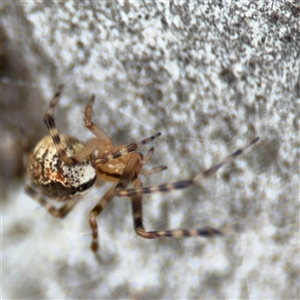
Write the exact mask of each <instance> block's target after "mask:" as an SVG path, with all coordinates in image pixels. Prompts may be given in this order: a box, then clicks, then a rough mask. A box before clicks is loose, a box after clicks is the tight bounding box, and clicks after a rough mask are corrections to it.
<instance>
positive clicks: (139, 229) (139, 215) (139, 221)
mask: <svg viewBox="0 0 300 300" xmlns="http://www.w3.org/2000/svg"><path fill="white" fill-rule="evenodd" d="M133 185H134V187H135V189H136V190H141V188H142V182H141V180H140V179H139V178H137V179H136V180H135V181H134V182H133ZM132 213H133V221H134V229H135V231H136V233H137V234H138V235H139V236H141V237H143V238H145V239H154V238H157V237H164V236H165V237H175V238H182V237H196V236H204V237H213V236H216V235H222V232H221V231H219V230H217V229H215V228H211V227H205V228H201V229H177V230H160V231H145V228H144V226H143V211H142V194H135V195H133V197H132Z"/></svg>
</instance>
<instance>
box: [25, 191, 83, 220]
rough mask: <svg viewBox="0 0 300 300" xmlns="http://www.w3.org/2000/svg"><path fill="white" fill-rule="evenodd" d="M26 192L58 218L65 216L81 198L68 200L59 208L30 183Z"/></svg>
mask: <svg viewBox="0 0 300 300" xmlns="http://www.w3.org/2000/svg"><path fill="white" fill-rule="evenodd" d="M25 192H26V194H27V195H28V196H29V197H31V198H32V199H33V200H35V201H36V202H38V203H39V204H40V205H41V206H43V207H44V208H45V209H46V210H47V212H48V213H49V214H51V215H52V216H54V217H56V218H63V217H65V216H66V215H67V214H68V213H69V212H70V211H71V210H72V208H73V207H74V206H75V205H76V204H77V202H78V201H79V200H80V198H75V199H71V200H68V201H67V202H66V203H65V204H64V205H63V206H61V207H60V208H58V209H57V208H56V207H54V206H53V205H52V204H50V203H49V202H48V201H47V200H45V198H44V197H43V196H42V195H41V194H40V193H39V192H38V191H37V190H35V189H34V188H33V187H32V186H30V185H28V186H26V188H25Z"/></svg>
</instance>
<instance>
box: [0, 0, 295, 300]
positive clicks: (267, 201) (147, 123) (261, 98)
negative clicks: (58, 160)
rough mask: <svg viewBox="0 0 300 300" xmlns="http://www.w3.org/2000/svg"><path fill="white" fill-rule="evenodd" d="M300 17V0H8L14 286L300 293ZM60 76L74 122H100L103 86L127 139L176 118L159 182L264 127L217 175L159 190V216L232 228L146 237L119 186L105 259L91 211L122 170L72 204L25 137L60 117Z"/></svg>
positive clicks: (25, 292)
mask: <svg viewBox="0 0 300 300" xmlns="http://www.w3.org/2000/svg"><path fill="white" fill-rule="evenodd" d="M299 19H300V5H299V3H298V2H296V1H295V2H293V1H284V2H283V1H282V2H280V1H251V2H250V1H232V2H230V1H226V2H225V1H223V2H222V1H212V2H209V1H206V2H195V1H188V2H183V1H178V2H174V1H170V2H167V1H163V2H157V1H151V2H150V1H120V2H116V1H115V2H112V1H109V2H108V1H80V2H75V1H74V2H71V1H69V2H48V1H47V2H37V1H33V2H17V1H14V2H11V1H2V6H1V42H2V46H1V49H2V50H1V53H0V55H1V126H2V128H1V200H2V201H1V203H2V249H1V250H2V297H1V298H2V299H299V182H300V181H299V145H300V143H299V119H300V118H299V100H300V83H299V79H300V77H299V70H300V62H299V61H300V58H299V51H300V29H299ZM61 83H63V84H64V85H65V88H64V92H63V95H62V98H61V100H60V102H59V105H58V107H57V108H56V111H55V117H56V121H57V125H58V128H59V130H60V131H61V132H64V133H69V134H71V135H73V136H76V137H77V138H79V139H81V140H82V141H87V140H88V139H89V138H91V137H92V134H91V133H90V132H88V130H87V129H86V128H84V126H83V111H84V107H85V105H86V103H87V101H88V99H89V97H90V95H91V94H92V93H94V94H95V95H96V101H95V103H94V120H95V122H96V123H97V124H98V125H99V126H100V127H101V128H102V129H104V130H105V132H106V133H107V134H108V135H109V136H110V137H111V138H112V140H113V141H114V142H115V143H131V142H133V141H139V140H141V139H143V138H144V137H147V136H150V135H151V134H153V133H154V132H157V131H161V132H162V134H163V135H162V137H160V138H159V139H157V140H155V141H153V143H152V144H153V146H155V153H154V157H153V160H152V161H151V164H150V165H151V166H155V165H167V166H168V169H167V170H166V171H164V172H162V173H161V174H155V175H152V176H150V177H149V178H143V179H142V180H143V182H144V184H145V185H146V186H148V185H154V184H160V183H164V182H172V181H176V180H179V179H186V178H190V177H192V176H193V175H195V174H197V172H201V171H203V170H205V168H208V167H209V166H211V165H212V164H215V163H217V162H218V161H219V160H220V159H222V158H224V157H225V156H226V155H229V154H230V153H232V152H233V151H235V150H236V149H237V148H238V147H240V146H243V145H244V144H246V143H247V142H248V141H250V140H251V139H253V138H254V137H256V136H259V137H260V141H259V142H258V143H257V144H256V145H255V146H253V147H252V148H250V149H249V150H248V151H247V153H245V154H243V155H242V156H241V157H239V158H237V159H236V160H235V161H234V162H233V163H231V164H229V165H227V166H226V167H223V168H222V169H221V170H220V171H218V172H217V174H214V175H213V176H211V178H209V179H206V180H204V181H201V182H199V183H198V184H195V185H194V186H192V187H190V188H188V189H186V190H183V191H174V192H171V193H166V194H153V195H147V196H145V197H144V200H145V201H144V214H145V226H146V228H147V229H149V230H153V229H172V228H173V229H176V228H201V227H203V226H214V227H217V228H221V229H223V230H224V231H225V232H226V235H225V236H224V237H222V238H214V239H205V238H200V237H199V238H189V239H179V240H178V239H171V238H161V239H154V240H144V239H142V238H140V237H138V236H136V234H135V232H134V230H133V226H132V225H133V224H132V223H133V222H132V215H131V207H130V200H126V199H120V198H118V199H115V200H114V201H113V202H112V203H110V204H109V205H108V207H107V208H106V209H105V211H103V212H102V214H101V215H100V216H99V218H98V224H99V232H100V245H101V249H100V256H101V261H100V262H99V261H96V260H95V258H94V256H93V255H92V253H91V251H90V250H89V245H90V241H91V235H90V228H89V224H88V215H89V212H90V210H91V209H92V208H93V206H94V205H95V204H96V203H97V201H98V200H99V199H100V198H101V195H102V194H103V193H104V191H105V189H107V188H108V186H109V184H106V185H105V186H102V187H99V188H93V189H92V191H91V192H90V193H89V194H88V195H87V196H86V197H85V198H83V200H82V201H81V202H80V203H79V204H78V205H77V206H76V208H75V209H74V210H73V211H72V212H71V213H70V214H69V215H68V216H67V217H66V218H64V219H62V220H59V219H55V218H53V217H52V216H50V215H49V214H47V212H46V211H45V210H44V209H43V208H41V207H40V206H39V205H38V204H37V203H36V202H34V201H33V200H32V199H30V198H29V197H28V196H26V195H25V193H24V185H25V182H26V178H25V174H24V172H23V171H22V157H23V155H22V153H25V159H26V153H28V150H30V149H32V147H33V146H34V144H35V143H36V142H37V141H38V140H39V138H41V137H42V136H43V135H45V134H46V133H47V131H46V127H45V125H44V123H43V116H44V112H45V110H46V108H47V105H48V103H49V100H50V99H51V97H52V95H53V93H54V92H55V90H56V88H57V86H58V85H59V84H61ZM20 127H21V128H22V131H20V130H19V128H20ZM20 132H22V134H20ZM22 144H23V146H21V145H22ZM149 147H150V146H148V145H147V146H145V147H143V148H142V149H141V151H142V152H143V153H146V151H147V149H148V148H149Z"/></svg>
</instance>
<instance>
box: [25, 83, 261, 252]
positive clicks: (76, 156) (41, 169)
mask: <svg viewBox="0 0 300 300" xmlns="http://www.w3.org/2000/svg"><path fill="white" fill-rule="evenodd" d="M62 88H63V86H62V85H61V86H59V88H58V90H57V92H56V93H55V95H54V96H53V98H52V100H51V102H50V105H49V108H48V110H47V112H46V115H45V118H44V121H45V123H46V126H47V128H48V130H49V135H48V136H46V137H44V138H43V139H42V140H41V141H40V142H39V143H38V144H37V145H36V147H35V149H34V150H33V152H32V153H31V155H30V156H29V161H28V167H27V172H28V178H29V180H30V183H29V184H28V185H27V186H26V189H25V190H26V193H27V194H28V195H29V196H30V197H31V198H33V199H34V200H36V201H37V202H38V203H39V204H40V205H41V206H43V207H44V208H45V209H46V210H47V211H48V213H50V214H51V215H52V216H54V217H57V218H63V217H65V216H66V215H67V214H68V213H69V212H70V211H71V210H72V209H73V207H74V206H75V205H76V204H77V203H78V201H79V200H80V199H81V198H82V196H83V195H84V194H85V193H86V192H87V191H88V190H89V189H90V188H91V187H92V186H93V185H94V184H95V183H96V184H97V185H101V184H102V183H104V182H106V181H109V182H112V183H113V184H112V186H111V187H110V188H109V189H108V191H107V192H106V193H105V194H104V196H103V197H102V198H101V199H100V201H99V202H98V203H97V205H96V206H95V207H94V208H93V209H92V211H91V212H90V216H89V224H90V227H91V230H92V242H91V250H92V251H93V252H94V253H95V254H96V253H97V252H98V248H99V241H98V225H97V217H98V215H99V214H100V213H101V211H102V210H103V209H104V208H105V206H106V205H107V204H108V203H109V202H110V201H111V200H112V199H113V197H114V196H117V197H123V198H131V201H132V211H133V220H134V229H135V231H136V233H137V234H138V235H139V236H141V237H143V238H146V239H153V238H157V237H175V238H181V237H195V236H204V237H213V236H217V235H222V231H221V230H218V229H215V228H212V227H205V228H200V229H178V230H160V231H146V230H145V228H144V226H143V214H142V196H143V194H150V193H156V192H168V191H172V190H176V189H184V188H187V187H189V186H190V185H192V184H194V183H196V182H197V181H199V180H200V179H203V178H206V177H209V176H211V175H212V174H214V173H215V172H217V171H218V170H219V169H220V168H221V167H222V166H224V165H225V164H227V163H230V162H231V161H233V160H234V159H235V158H236V157H237V156H239V155H241V154H242V153H243V152H244V151H245V150H246V149H248V148H249V147H251V146H252V145H253V144H255V143H256V142H257V141H258V140H259V138H258V137H257V138H255V139H253V140H252V141H251V142H249V143H248V144H247V145H245V146H244V147H242V148H240V149H238V150H236V151H235V152H234V153H233V154H231V155H229V156H227V157H226V158H225V159H223V160H221V161H220V162H219V163H218V164H216V165H214V166H212V167H211V168H209V169H207V170H205V171H204V172H201V173H199V174H197V175H196V176H194V177H193V178H191V179H188V180H182V181H177V182H174V183H168V184H162V185H157V186H153V187H143V185H142V181H141V179H140V175H144V176H148V175H151V174H153V173H158V172H161V171H163V170H165V169H166V168H167V167H165V166H158V167H154V168H152V169H148V170H145V169H144V165H145V164H146V163H147V162H148V161H149V160H150V159H151V157H152V155H153V152H154V148H153V147H152V148H150V149H149V151H148V153H147V155H146V156H145V157H144V156H143V155H142V154H140V153H138V152H137V151H136V150H137V149H138V148H139V147H140V146H142V145H145V144H148V143H150V142H152V141H153V140H154V139H155V138H157V137H159V136H160V135H161V133H160V132H158V133H156V134H154V135H152V136H150V137H148V138H146V139H144V140H142V141H140V142H138V143H131V144H129V145H118V146H115V145H114V144H113V142H112V141H111V140H110V139H109V137H108V136H107V135H106V134H105V132H104V131H103V130H101V129H100V128H99V127H98V126H97V125H95V124H94V123H93V121H92V113H93V110H92V105H93V102H94V99H95V96H92V98H91V100H90V101H89V103H88V104H87V106H86V108H85V114H84V123H85V126H86V127H87V128H88V129H89V130H90V131H91V132H92V133H93V134H94V135H95V137H94V138H92V139H91V140H89V141H88V142H87V143H86V144H83V143H82V142H80V141H79V140H78V139H77V138H74V137H72V136H70V135H66V134H59V133H58V130H57V128H56V126H55V121H54V117H53V110H54V107H55V106H56V104H57V102H58V100H59V97H60V94H61V92H62ZM95 152H96V153H97V154H95ZM129 185H131V186H132V187H133V188H130V189H128V188H127V187H128V186H129ZM47 198H48V200H49V199H53V200H57V201H59V202H61V203H62V205H61V207H60V208H56V207H55V206H53V205H52V204H51V203H50V202H49V201H48V200H46V199H47Z"/></svg>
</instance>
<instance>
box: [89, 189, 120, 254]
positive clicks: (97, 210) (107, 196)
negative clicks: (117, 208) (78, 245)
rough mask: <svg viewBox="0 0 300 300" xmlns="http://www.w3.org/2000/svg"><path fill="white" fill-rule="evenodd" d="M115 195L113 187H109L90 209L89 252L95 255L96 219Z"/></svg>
mask: <svg viewBox="0 0 300 300" xmlns="http://www.w3.org/2000/svg"><path fill="white" fill-rule="evenodd" d="M114 195H115V185H113V186H112V187H110V189H109V190H108V191H107V192H106V193H105V195H104V196H103V197H102V198H101V200H100V201H99V202H98V203H97V205H96V206H95V207H94V208H93V209H92V211H91V213H90V217H89V223H90V227H91V229H92V243H91V250H92V251H93V252H94V253H96V252H97V250H98V248H99V238H98V224H97V217H98V215H99V214H100V213H101V211H102V210H103V209H104V207H105V206H106V205H107V204H108V203H109V202H110V201H111V200H112V199H113V197H114Z"/></svg>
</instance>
